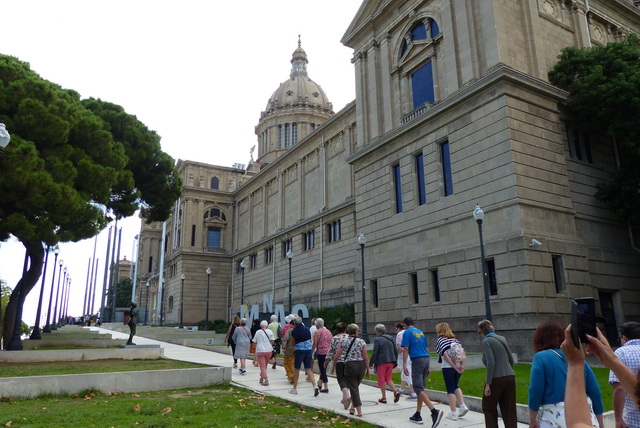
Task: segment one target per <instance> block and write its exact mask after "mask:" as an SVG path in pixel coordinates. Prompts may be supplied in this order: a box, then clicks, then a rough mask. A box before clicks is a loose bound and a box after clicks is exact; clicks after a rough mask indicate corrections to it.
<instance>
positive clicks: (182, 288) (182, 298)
mask: <svg viewBox="0 0 640 428" xmlns="http://www.w3.org/2000/svg"><path fill="white" fill-rule="evenodd" d="M186 277H187V276H186V275H185V274H182V275H180V281H182V284H181V285H180V328H184V324H182V314H183V313H184V279H185V278H186Z"/></svg>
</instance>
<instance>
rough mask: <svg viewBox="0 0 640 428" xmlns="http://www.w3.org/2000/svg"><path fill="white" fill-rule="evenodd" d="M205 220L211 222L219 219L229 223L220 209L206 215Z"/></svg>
mask: <svg viewBox="0 0 640 428" xmlns="http://www.w3.org/2000/svg"><path fill="white" fill-rule="evenodd" d="M204 218H205V219H209V220H213V219H218V220H222V221H227V216H225V215H224V213H223V212H222V211H220V209H219V208H211V209H210V210H208V211H207V212H206V213H204Z"/></svg>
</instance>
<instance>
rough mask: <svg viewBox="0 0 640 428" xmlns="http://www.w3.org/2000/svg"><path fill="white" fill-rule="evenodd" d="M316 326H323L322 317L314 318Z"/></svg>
mask: <svg viewBox="0 0 640 428" xmlns="http://www.w3.org/2000/svg"><path fill="white" fill-rule="evenodd" d="M316 327H324V320H323V319H322V318H318V319H316Z"/></svg>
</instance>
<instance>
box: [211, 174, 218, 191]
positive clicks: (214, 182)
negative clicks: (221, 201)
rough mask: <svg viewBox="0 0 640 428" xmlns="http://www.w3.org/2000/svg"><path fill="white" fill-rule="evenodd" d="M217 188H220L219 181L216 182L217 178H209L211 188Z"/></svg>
mask: <svg viewBox="0 0 640 428" xmlns="http://www.w3.org/2000/svg"><path fill="white" fill-rule="evenodd" d="M218 186H220V180H218V177H211V188H212V189H214V190H218Z"/></svg>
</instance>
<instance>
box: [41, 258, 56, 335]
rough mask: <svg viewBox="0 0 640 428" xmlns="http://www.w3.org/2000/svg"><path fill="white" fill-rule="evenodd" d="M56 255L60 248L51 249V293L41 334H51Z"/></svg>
mask: <svg viewBox="0 0 640 428" xmlns="http://www.w3.org/2000/svg"><path fill="white" fill-rule="evenodd" d="M58 253H60V247H59V246H57V245H56V246H55V247H54V248H53V254H55V259H54V261H53V275H52V276H51V293H49V309H47V323H46V324H45V325H44V330H42V332H43V333H51V324H50V320H51V301H52V300H53V284H54V283H55V279H56V265H57V264H58Z"/></svg>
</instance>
